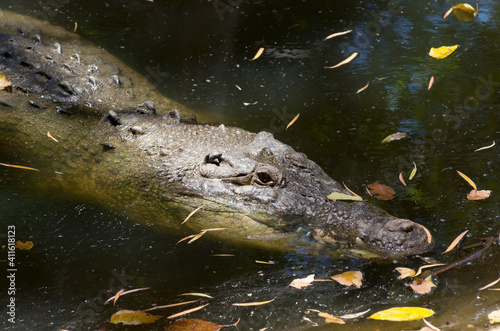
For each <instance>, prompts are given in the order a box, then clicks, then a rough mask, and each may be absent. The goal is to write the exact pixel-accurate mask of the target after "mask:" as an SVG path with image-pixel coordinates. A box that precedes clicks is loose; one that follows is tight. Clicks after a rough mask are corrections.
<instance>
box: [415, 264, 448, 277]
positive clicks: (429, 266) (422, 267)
mask: <svg viewBox="0 0 500 331" xmlns="http://www.w3.org/2000/svg"><path fill="white" fill-rule="evenodd" d="M441 265H446V264H444V263H433V264H426V265H423V266H421V267H420V268H418V271H417V273H416V274H415V277H416V276H418V275H420V274H421V273H422V270H424V269H427V268H434V267H439V266H441Z"/></svg>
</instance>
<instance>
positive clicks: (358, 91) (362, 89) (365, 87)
mask: <svg viewBox="0 0 500 331" xmlns="http://www.w3.org/2000/svg"><path fill="white" fill-rule="evenodd" d="M369 85H370V83H369V82H368V83H366V85H365V86H363V87H362V88H360V89H359V90H357V91H356V93H361V92H363V91H364V90H366V89H367V88H368V86H369Z"/></svg>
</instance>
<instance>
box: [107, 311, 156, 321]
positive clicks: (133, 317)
mask: <svg viewBox="0 0 500 331" xmlns="http://www.w3.org/2000/svg"><path fill="white" fill-rule="evenodd" d="M160 318H161V316H156V315H151V314H148V313H146V312H144V311H142V310H120V311H118V312H116V313H114V314H113V315H112V316H111V319H110V322H111V323H113V324H119V323H122V324H124V325H139V324H147V323H154V322H156V321H157V320H158V319H160Z"/></svg>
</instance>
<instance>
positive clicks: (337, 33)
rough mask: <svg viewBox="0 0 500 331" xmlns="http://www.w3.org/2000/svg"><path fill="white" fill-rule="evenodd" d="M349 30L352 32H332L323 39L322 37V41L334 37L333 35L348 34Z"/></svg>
mask: <svg viewBox="0 0 500 331" xmlns="http://www.w3.org/2000/svg"><path fill="white" fill-rule="evenodd" d="M350 32H352V30H347V31H342V32H336V33H332V34H331V35H329V36H327V37H326V38H325V39H323V41H324V40H328V39H331V38H335V37H338V36H343V35H345V34H348V33H350Z"/></svg>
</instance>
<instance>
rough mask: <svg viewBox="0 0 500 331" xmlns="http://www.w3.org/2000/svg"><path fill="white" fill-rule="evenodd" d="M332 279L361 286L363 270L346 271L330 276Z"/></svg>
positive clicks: (348, 284) (347, 284)
mask: <svg viewBox="0 0 500 331" xmlns="http://www.w3.org/2000/svg"><path fill="white" fill-rule="evenodd" d="M330 278H331V279H333V280H335V281H337V282H338V283H340V284H342V285H346V286H356V287H357V288H360V287H361V282H362V280H363V273H362V272H361V271H358V270H356V271H346V272H344V273H341V274H338V275H334V276H331V277H330Z"/></svg>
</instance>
